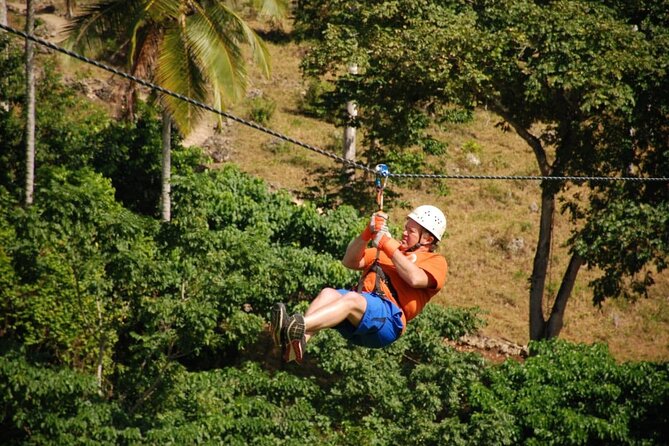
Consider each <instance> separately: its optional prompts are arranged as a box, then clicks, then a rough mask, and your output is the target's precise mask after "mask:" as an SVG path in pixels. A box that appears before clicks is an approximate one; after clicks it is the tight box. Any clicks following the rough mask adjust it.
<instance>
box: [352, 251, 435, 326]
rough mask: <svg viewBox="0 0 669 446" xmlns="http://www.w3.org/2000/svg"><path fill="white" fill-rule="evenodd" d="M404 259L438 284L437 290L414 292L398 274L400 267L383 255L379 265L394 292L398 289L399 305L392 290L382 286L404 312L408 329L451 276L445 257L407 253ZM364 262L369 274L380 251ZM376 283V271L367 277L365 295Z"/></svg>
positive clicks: (374, 252) (368, 253)
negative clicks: (409, 324) (410, 322)
mask: <svg viewBox="0 0 669 446" xmlns="http://www.w3.org/2000/svg"><path fill="white" fill-rule="evenodd" d="M404 255H405V256H406V257H409V258H411V259H412V261H413V263H415V264H416V266H417V267H419V268H420V269H422V270H423V271H425V272H426V273H427V274H428V275H430V276H432V278H434V280H435V281H436V283H437V284H436V286H435V287H434V288H412V287H411V286H409V284H408V283H406V282H405V281H404V280H403V279H402V277H400V275H399V273H398V272H397V267H396V266H395V264H394V263H393V262H392V261H391V260H390V258H389V257H388V256H387V255H386V254H385V253H384V252H381V253H380V255H379V265H380V266H381V269H382V270H383V272H384V274H385V275H386V277H387V278H388V279H389V280H390V283H391V284H392V286H393V288H395V291H397V297H398V299H399V302H396V301H395V299H394V298H393V295H392V294H391V293H390V290H389V289H388V288H387V287H386V286H385V284H384V283H383V282H381V288H382V289H383V291H384V292H385V293H386V296H387V297H388V299H390V300H391V301H393V303H395V305H397V306H398V307H399V308H400V309H401V310H402V313H403V314H402V322H404V326H405V327H406V323H407V322H408V321H410V320H411V319H413V318H414V317H416V316H417V315H418V313H420V312H421V311H422V310H423V307H425V304H427V303H428V301H429V300H430V299H431V298H432V296H434V295H435V294H437V292H439V290H440V289H441V288H442V287H443V286H444V283H445V282H446V273H447V272H448V265H447V264H446V259H445V258H444V257H443V256H442V255H440V254H436V253H433V252H410V253H405V254H404ZM414 256H415V257H414ZM364 259H365V270H366V269H367V268H369V266H370V265H371V264H372V263H373V262H374V260H375V259H376V248H367V249H365V256H364ZM375 281H376V273H374V272H373V271H372V272H370V273H369V274H367V276H366V277H365V280H364V282H363V285H362V288H363V291H366V292H373V291H374V283H375Z"/></svg>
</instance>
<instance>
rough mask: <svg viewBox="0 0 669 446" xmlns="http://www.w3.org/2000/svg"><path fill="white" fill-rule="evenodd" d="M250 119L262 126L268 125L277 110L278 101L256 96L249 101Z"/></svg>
mask: <svg viewBox="0 0 669 446" xmlns="http://www.w3.org/2000/svg"><path fill="white" fill-rule="evenodd" d="M248 105H249V119H251V120H252V121H254V122H257V123H258V124H260V125H266V124H267V123H268V122H269V121H270V119H272V116H273V115H274V111H275V110H276V101H274V100H273V99H271V98H266V97H264V96H256V97H254V98H253V99H250V100H249V101H248Z"/></svg>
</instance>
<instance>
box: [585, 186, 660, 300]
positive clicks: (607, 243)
mask: <svg viewBox="0 0 669 446" xmlns="http://www.w3.org/2000/svg"><path fill="white" fill-rule="evenodd" d="M640 222H643V223H644V224H643V225H640V224H639V223H640ZM667 227H669V203H660V204H658V205H656V206H650V205H648V204H644V203H638V202H636V201H632V200H629V199H618V200H612V201H611V202H610V203H606V204H602V208H601V209H600V210H599V211H598V212H597V213H593V218H592V219H590V220H589V221H588V224H587V225H586V226H585V228H584V229H583V230H582V231H580V233H579V236H578V238H577V239H576V241H575V245H574V249H575V250H576V251H577V252H578V253H579V254H580V255H582V256H583V257H585V258H587V259H589V261H590V262H591V265H592V266H598V267H600V268H602V269H603V270H604V274H603V275H602V276H601V277H600V278H598V279H595V281H594V282H593V283H592V285H593V290H594V299H595V302H596V303H601V302H602V301H603V300H604V299H605V298H606V297H617V296H620V295H623V296H625V297H628V298H630V297H631V298H634V297H636V296H639V295H645V293H646V290H647V288H648V287H649V286H650V285H652V284H653V283H654V281H653V277H652V274H651V271H648V270H647V271H645V272H644V271H643V268H644V267H645V265H647V264H649V263H654V265H655V268H656V271H657V272H658V273H659V272H661V271H663V270H664V269H666V268H667V265H668V263H669V238H668V237H667ZM612 247H615V249H611V248H612ZM626 276H627V277H631V278H632V280H631V283H630V284H628V283H626V281H625V277H626Z"/></svg>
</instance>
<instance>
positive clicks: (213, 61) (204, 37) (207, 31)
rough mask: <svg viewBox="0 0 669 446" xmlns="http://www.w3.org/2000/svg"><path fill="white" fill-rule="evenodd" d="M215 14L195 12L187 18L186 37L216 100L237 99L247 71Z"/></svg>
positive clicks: (242, 90)
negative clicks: (217, 98)
mask: <svg viewBox="0 0 669 446" xmlns="http://www.w3.org/2000/svg"><path fill="white" fill-rule="evenodd" d="M219 24H220V21H218V20H217V17H215V16H210V15H206V14H204V13H199V14H195V15H192V16H190V17H189V18H188V21H187V26H186V36H187V39H188V42H189V44H190V46H191V48H192V50H193V56H194V57H196V58H197V59H198V61H199V63H200V65H201V67H202V68H203V71H204V72H205V73H206V75H207V78H208V80H209V81H210V84H211V87H212V90H213V91H214V93H216V95H217V96H218V97H219V101H218V102H219V103H218V104H217V105H219V106H220V105H222V104H230V103H234V102H236V101H237V100H239V99H240V98H241V97H242V96H243V94H244V91H245V90H246V85H247V73H246V68H245V62H244V57H243V54H242V51H241V48H240V46H239V44H238V42H237V40H236V39H235V38H234V36H233V35H232V34H231V33H229V32H222V30H221V28H220V26H219Z"/></svg>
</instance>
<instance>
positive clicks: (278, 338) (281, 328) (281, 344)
mask: <svg viewBox="0 0 669 446" xmlns="http://www.w3.org/2000/svg"><path fill="white" fill-rule="evenodd" d="M270 324H271V326H270V329H271V331H272V339H273V340H274V345H275V346H277V347H278V348H280V349H281V354H282V355H283V354H285V349H286V346H287V344H288V340H287V339H286V334H285V331H286V327H287V326H288V312H287V311H286V306H285V305H284V304H282V303H278V304H274V306H273V307H272V320H271V322H270Z"/></svg>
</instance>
